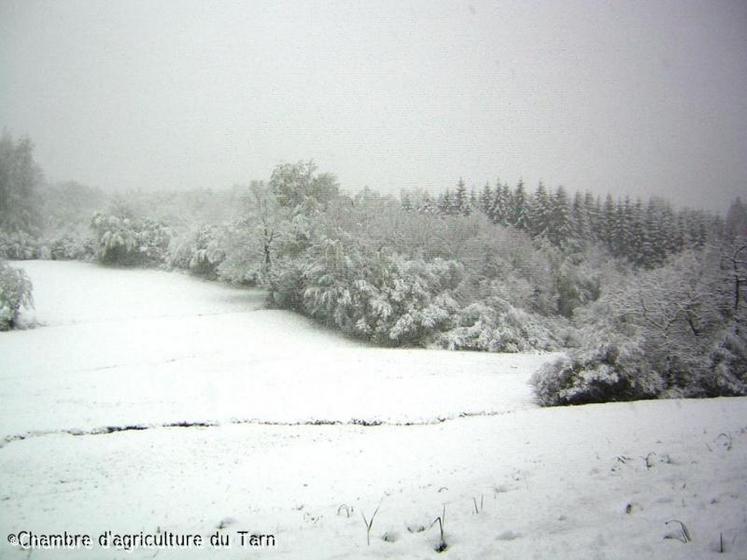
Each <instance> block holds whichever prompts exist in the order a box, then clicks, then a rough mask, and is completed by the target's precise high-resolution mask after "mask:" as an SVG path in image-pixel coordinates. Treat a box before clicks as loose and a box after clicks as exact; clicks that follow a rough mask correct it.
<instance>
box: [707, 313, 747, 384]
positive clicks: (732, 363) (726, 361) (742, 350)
mask: <svg viewBox="0 0 747 560" xmlns="http://www.w3.org/2000/svg"><path fill="white" fill-rule="evenodd" d="M709 359H710V364H709V365H710V367H709V368H708V373H707V374H706V375H704V376H703V380H702V385H703V389H704V391H705V393H706V395H708V396H718V395H724V396H737V395H747V329H745V328H744V326H743V325H742V326H740V325H739V324H735V325H732V326H731V327H729V328H727V329H725V330H724V332H723V333H722V335H721V336H720V337H719V338H718V339H717V341H716V343H715V344H714V348H713V351H712V352H711V354H710V356H709Z"/></svg>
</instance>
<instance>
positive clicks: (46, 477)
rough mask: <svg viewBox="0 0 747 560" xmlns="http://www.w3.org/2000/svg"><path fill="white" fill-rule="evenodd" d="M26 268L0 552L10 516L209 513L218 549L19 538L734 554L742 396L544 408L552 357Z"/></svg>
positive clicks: (272, 551)
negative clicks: (32, 324)
mask: <svg viewBox="0 0 747 560" xmlns="http://www.w3.org/2000/svg"><path fill="white" fill-rule="evenodd" d="M14 264H16V265H18V263H14ZM21 266H22V267H23V268H24V269H25V270H26V271H27V272H28V274H29V276H30V277H31V279H32V281H33V282H34V286H35V291H34V293H35V300H36V309H35V311H34V312H33V313H29V314H27V315H26V319H27V320H28V321H32V320H35V321H37V322H39V323H42V324H43V325H44V326H40V327H37V328H34V329H28V330H23V331H15V332H10V333H0V380H1V381H2V383H0V507H1V508H2V509H1V510H0V539H2V540H1V541H0V557H1V558H26V557H27V554H28V551H23V550H20V549H19V548H17V547H13V546H11V545H10V544H8V542H7V540H6V535H8V534H10V533H14V534H15V533H17V532H19V531H22V530H31V531H34V532H36V533H53V532H62V531H64V530H67V531H68V532H74V533H87V534H90V535H92V536H94V537H97V536H98V535H99V534H100V533H102V532H104V531H107V530H111V531H113V532H119V533H139V532H141V531H143V532H145V533H154V534H158V533H166V532H169V531H171V532H173V533H179V534H186V533H198V534H201V535H204V536H205V537H206V538H207V537H208V536H209V535H211V534H213V533H214V532H216V531H218V530H219V529H218V527H220V526H222V527H223V528H222V529H220V532H221V533H222V534H224V535H228V536H229V537H230V538H231V540H232V546H231V547H230V548H214V547H211V546H204V547H202V548H199V549H196V548H193V549H178V548H176V549H175V548H160V549H153V548H150V549H148V548H135V549H134V550H132V551H130V552H122V551H120V550H117V549H113V548H109V549H106V548H102V547H100V546H94V547H93V548H92V549H90V550H89V549H80V548H78V549H71V550H62V551H61V550H59V549H56V550H41V549H36V550H34V551H33V554H32V557H33V558H37V557H42V558H59V557H64V558H86V559H89V558H119V557H124V558H152V557H153V556H154V554H156V553H157V558H159V559H162V558H184V557H188V558H221V559H223V558H247V557H252V556H254V555H256V556H263V557H271V556H280V557H283V558H351V557H354V558H379V557H384V558H439V557H442V556H443V557H449V558H579V557H584V558H630V557H657V558H709V557H714V558H715V557H718V558H723V557H725V558H745V557H747V555H746V554H745V551H747V469H745V468H744V466H745V465H747V399H745V398H734V399H713V400H701V401H655V402H639V403H627V404H607V405H592V406H584V407H574V408H553V409H540V408H538V407H536V406H535V405H534V404H533V401H532V398H531V393H530V390H529V387H528V386H527V384H526V381H527V379H528V377H529V376H530V375H531V373H533V371H534V370H535V369H536V368H537V367H538V366H539V365H540V364H541V363H542V362H543V361H545V360H547V359H549V358H550V357H551V356H548V355H528V354H511V355H496V354H483V353H464V352H448V351H439V350H394V349H380V348H373V347H370V346H368V345H365V344H362V343H359V342H356V341H352V340H348V339H345V338H343V337H340V336H338V335H337V334H335V333H333V332H329V331H326V330H324V329H321V328H319V327H317V326H316V325H314V324H313V323H311V322H309V321H307V320H306V319H304V318H302V317H299V316H296V315H293V314H290V313H287V312H282V311H277V310H267V309H263V305H262V304H263V301H264V294H263V293H262V292H259V291H252V290H238V289H235V288H230V287H227V286H224V285H221V284H217V283H211V282H205V281H200V280H197V279H194V278H191V277H189V276H186V275H182V274H175V273H167V272H158V271H145V270H116V269H106V268H101V267H97V266H95V265H89V264H82V263H56V262H27V263H22V265H21ZM314 422H316V423H322V424H321V425H314V424H313V423H314ZM354 422H358V423H357V424H356V423H354ZM361 422H365V423H368V424H378V423H381V425H374V426H363V425H360V423H361ZM180 423H185V424H190V425H191V427H167V426H168V425H169V424H171V425H173V424H180ZM194 424H206V425H208V426H206V427H200V426H195V425H194ZM408 424H412V425H408ZM127 427H130V428H139V429H137V430H133V429H129V430H124V431H115V432H113V433H108V432H109V431H110V430H113V429H122V428H127ZM473 499H474V501H473ZM475 503H476V504H477V507H478V509H480V511H479V513H475ZM481 503H482V507H480V506H481ZM342 504H345V505H347V506H348V507H349V508H350V507H352V508H353V512H352V514H351V516H350V517H347V515H346V513H345V511H344V510H345V508H342V509H340V506H341V505H342ZM379 504H380V509H379V511H378V513H377V515H376V517H375V519H374V522H373V526H372V530H371V544H370V546H367V545H366V531H365V527H364V524H363V521H362V519H361V513H365V515H366V516H367V518H369V519H370V516H371V514H372V513H373V512H374V510H375V509H376V507H377V505H379ZM444 504H445V505H446V516H445V525H444V527H445V540H446V542H447V544H448V548H447V550H446V551H445V552H444V553H441V554H439V553H437V552H435V550H434V548H435V547H436V546H437V545H438V543H439V536H438V524H436V526H434V527H431V528H429V526H430V525H431V523H432V522H433V521H434V519H435V518H436V517H437V516H438V515H441V513H442V511H443V506H444ZM338 510H339V511H338ZM672 519H677V520H679V521H682V522H683V523H684V524H685V526H686V527H687V530H688V534H689V535H690V536H691V538H692V541H691V542H687V543H685V542H681V540H678V538H664V537H665V536H667V535H670V536H671V537H679V539H682V533H681V529H680V528H679V525H678V524H677V523H669V524H666V522H667V521H670V520H672ZM421 528H425V530H423V531H421V530H420V529H421ZM241 530H248V531H250V532H257V533H266V534H273V535H275V537H276V539H277V543H276V544H277V546H275V547H268V548H256V549H255V548H247V547H241V546H239V545H238V538H239V537H238V533H237V531H241ZM385 535H386V538H387V540H384V538H383V537H384V536H385ZM721 536H723V542H724V546H725V550H726V552H725V554H719V553H718V552H717V550H718V547H719V546H720V541H721ZM391 541H393V542H391Z"/></svg>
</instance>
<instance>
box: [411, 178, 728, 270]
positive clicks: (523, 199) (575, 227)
mask: <svg viewBox="0 0 747 560" xmlns="http://www.w3.org/2000/svg"><path fill="white" fill-rule="evenodd" d="M401 203H402V207H403V209H405V210H407V211H416V212H423V213H430V214H439V215H444V216H459V215H462V216H469V215H471V214H473V213H476V212H481V213H482V214H484V215H485V216H487V218H488V219H489V220H490V221H491V222H493V223H496V224H501V225H504V226H512V227H515V228H517V229H520V230H524V231H526V232H528V233H529V234H530V235H531V236H532V237H534V238H542V237H544V238H546V239H547V240H548V241H550V242H551V243H553V244H554V245H556V246H558V247H562V248H573V247H581V246H584V245H587V244H589V243H600V244H602V245H603V246H605V247H606V248H607V250H609V251H610V253H612V254H613V255H614V256H616V257H622V258H626V259H628V260H629V261H630V262H631V263H633V264H634V265H636V266H642V267H646V268H652V267H655V266H659V265H661V264H662V263H663V262H664V261H665V260H666V258H667V257H668V256H669V255H672V254H676V253H679V252H680V251H682V250H683V249H685V248H688V247H695V248H698V247H701V246H702V245H703V244H704V243H705V242H706V241H707V240H708V239H709V237H710V236H712V235H715V234H718V233H720V232H721V231H722V229H723V220H722V219H721V218H720V217H719V216H714V215H712V214H710V213H707V212H705V211H702V210H690V209H681V210H674V209H673V208H672V205H671V204H670V203H669V202H668V201H666V200H664V199H662V198H658V197H653V198H650V199H648V200H647V201H645V202H644V201H643V200H641V199H640V198H639V199H636V200H632V199H631V198H630V197H625V198H618V199H617V200H614V199H613V198H612V196H611V195H607V197H606V198H604V200H602V199H601V198H600V197H599V196H594V195H593V194H592V193H589V192H586V193H581V192H576V193H574V194H573V196H570V195H569V194H568V192H567V191H566V190H565V188H563V187H562V186H559V187H558V188H557V189H556V190H555V191H554V192H552V191H551V190H548V189H547V188H546V187H545V185H544V184H543V183H542V182H540V183H539V185H538V186H537V188H536V190H535V191H534V192H533V193H529V192H527V189H526V187H525V185H524V182H523V181H519V183H518V184H517V185H516V187H515V188H513V189H511V188H510V187H509V186H508V184H506V183H503V184H501V183H500V182H497V183H496V186H495V187H493V186H491V185H490V184H486V185H485V186H484V187H483V188H482V189H481V190H480V191H479V192H478V191H477V190H475V189H471V190H469V191H468V190H467V187H466V185H465V183H464V181H463V180H461V179H460V180H459V183H458V184H457V186H456V189H455V190H451V189H446V190H445V191H444V192H442V193H440V194H439V195H438V196H436V197H435V198H434V197H432V196H431V195H430V194H429V193H427V192H425V191H412V192H408V191H403V192H402V194H401Z"/></svg>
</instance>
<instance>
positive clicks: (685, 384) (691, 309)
mask: <svg viewBox="0 0 747 560" xmlns="http://www.w3.org/2000/svg"><path fill="white" fill-rule="evenodd" d="M743 247H745V249H746V250H747V244H745V245H743ZM725 249H728V250H726V251H725ZM729 251H731V253H730V252H729ZM729 254H732V255H733V254H734V250H733V248H729V247H726V248H724V247H720V248H719V247H711V248H706V249H703V250H700V251H696V252H693V251H688V252H684V253H682V254H680V255H678V256H677V257H675V258H674V259H672V261H671V262H669V263H668V264H667V265H666V266H663V267H660V268H658V269H654V270H650V271H645V272H641V273H639V274H637V275H635V276H632V277H630V278H629V279H628V280H627V282H625V283H624V285H622V286H618V287H614V288H610V289H608V291H607V293H605V295H604V296H603V297H601V298H600V300H599V301H597V302H596V303H594V304H593V305H590V306H587V307H586V308H585V309H583V310H582V311H580V312H579V313H577V314H576V315H577V316H576V319H577V320H578V321H579V322H580V323H582V324H583V325H584V327H583V328H582V329H581V333H582V338H583V341H582V344H581V349H580V350H578V351H576V352H574V353H573V354H572V355H571V356H570V357H567V358H564V359H562V360H559V361H556V362H555V363H552V364H548V365H546V366H545V367H544V368H542V369H541V370H540V371H538V372H537V373H536V374H535V376H534V378H533V380H532V383H533V385H534V388H535V393H536V394H537V397H538V400H539V401H540V402H541V403H542V404H546V405H555V404H579V403H583V402H603V401H610V400H632V399H642V398H652V397H714V396H719V395H747V365H745V364H746V363H747V360H746V359H745V358H747V336H745V324H746V323H747V315H746V314H747V309H746V308H745V306H744V304H743V303H742V298H741V296H740V290H741V278H742V275H743V274H744V270H743V268H738V267H737V268H735V263H734V262H731V266H724V263H725V262H727V263H728V262H729V261H728V260H727V259H725V258H724V255H726V256H728V255H729ZM739 266H742V267H743V266H744V265H743V264H739Z"/></svg>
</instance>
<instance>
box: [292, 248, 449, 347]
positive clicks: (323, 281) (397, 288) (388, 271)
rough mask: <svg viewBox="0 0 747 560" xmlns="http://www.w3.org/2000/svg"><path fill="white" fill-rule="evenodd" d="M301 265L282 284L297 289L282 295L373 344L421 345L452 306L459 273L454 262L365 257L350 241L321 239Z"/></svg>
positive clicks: (380, 255) (445, 319)
mask: <svg viewBox="0 0 747 560" xmlns="http://www.w3.org/2000/svg"><path fill="white" fill-rule="evenodd" d="M306 263H307V264H306V266H305V267H304V268H303V270H301V271H300V275H299V276H298V278H297V281H296V282H295V283H287V282H286V283H285V284H284V285H283V286H284V287H289V288H290V289H291V290H294V291H296V292H297V293H296V294H294V295H291V294H283V295H282V297H284V298H286V299H291V298H295V299H296V300H297V301H298V302H299V304H300V310H301V311H303V312H304V313H306V314H308V315H310V316H311V317H313V318H315V319H318V320H320V321H322V322H324V323H326V324H329V325H332V326H334V327H336V328H339V329H341V330H342V331H343V332H346V333H348V334H351V335H354V336H358V337H362V338H366V339H369V340H371V341H373V342H376V343H378V344H384V345H393V346H396V345H403V344H423V343H425V342H426V341H428V340H429V339H430V338H432V337H433V335H434V334H436V333H437V332H438V331H439V330H440V329H441V328H443V327H444V325H446V324H448V323H449V321H450V317H451V316H452V315H453V314H454V313H455V311H456V310H457V309H458V305H457V303H456V302H455V301H454V300H453V298H452V297H451V296H450V291H451V290H453V289H454V288H455V287H456V285H457V284H458V283H459V280H460V278H461V275H462V272H463V271H462V268H461V267H460V265H459V264H458V263H456V262H454V261H444V260H441V259H435V260H433V261H431V262H425V261H422V260H419V259H415V260H409V259H404V258H402V257H399V256H397V255H388V254H386V253H383V252H379V253H377V254H374V255H370V254H368V253H367V252H366V251H365V250H363V249H362V248H361V247H359V246H357V245H356V244H344V243H343V242H342V241H341V240H339V239H338V240H332V239H327V238H325V239H323V240H322V241H321V242H320V243H318V244H314V245H313V247H312V248H311V249H310V250H309V251H308V253H307V260H306ZM281 289H282V288H281ZM299 296H300V297H299Z"/></svg>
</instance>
